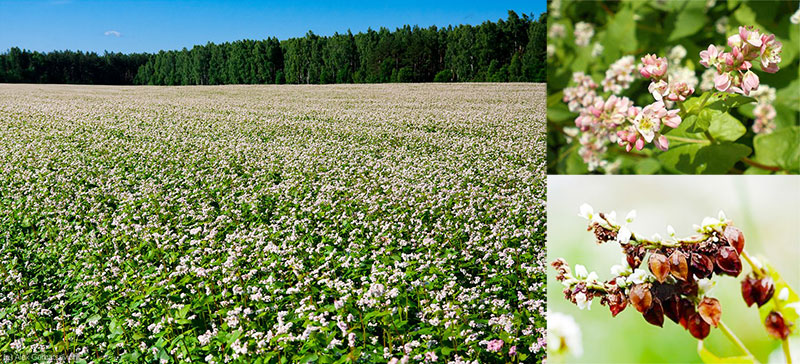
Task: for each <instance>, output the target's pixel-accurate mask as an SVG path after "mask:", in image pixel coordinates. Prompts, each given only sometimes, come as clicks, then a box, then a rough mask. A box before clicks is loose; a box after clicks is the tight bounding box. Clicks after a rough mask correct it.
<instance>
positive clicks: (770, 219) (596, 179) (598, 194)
mask: <svg viewBox="0 0 800 364" xmlns="http://www.w3.org/2000/svg"><path fill="white" fill-rule="evenodd" d="M583 203H588V204H590V205H592V207H593V208H594V211H595V213H597V212H610V211H612V210H615V211H616V212H617V216H618V221H622V220H624V217H625V215H626V214H627V213H628V211H630V210H632V209H635V210H636V211H637V214H638V217H637V218H636V220H635V221H634V222H633V224H631V225H630V227H631V229H632V230H633V231H634V232H639V233H642V234H644V235H645V236H651V235H652V234H654V233H659V234H660V235H661V236H667V232H666V228H667V225H672V226H673V227H674V228H675V230H676V232H677V235H678V236H687V235H691V234H693V233H694V231H693V229H692V225H693V224H700V222H701V221H702V220H703V218H704V217H706V216H713V217H716V216H717V213H718V212H719V210H723V211H724V212H725V214H726V215H727V217H728V218H729V219H731V220H733V222H734V224H735V225H736V226H738V227H740V228H741V229H742V230H743V231H744V234H745V240H746V242H745V249H746V250H747V252H748V253H749V254H750V255H751V256H756V257H759V258H762V257H766V258H767V260H768V261H769V262H770V263H771V264H772V265H773V266H774V267H775V268H776V269H778V271H779V272H780V273H781V275H782V276H783V278H784V279H785V280H786V281H787V282H788V283H789V285H790V286H792V287H793V288H794V289H795V291H797V289H798V288H800V266H799V265H798V261H800V259H799V258H800V176H552V175H551V176H548V179H547V206H548V208H547V221H548V229H547V235H548V240H547V259H548V262H552V261H553V260H555V259H556V258H559V257H563V258H565V259H566V260H567V262H568V263H569V264H570V266H574V265H575V264H583V265H584V266H586V268H587V270H589V271H590V272H591V271H595V272H597V274H598V275H599V276H600V279H602V280H606V279H609V278H610V277H611V273H610V267H611V266H612V265H614V264H620V259H621V257H622V253H621V249H620V248H619V245H616V244H603V245H597V244H596V243H595V242H594V236H593V234H592V233H591V232H587V231H586V227H587V221H586V220H585V219H583V218H581V217H579V216H578V211H579V207H580V205H581V204H583ZM761 260H762V261H763V260H764V259H761ZM749 272H750V267H749V266H748V265H747V264H746V263H744V262H743V270H742V274H741V275H739V277H738V278H733V277H728V276H722V277H720V276H715V277H716V278H715V280H716V281H717V285H716V286H715V287H714V289H713V291H712V293H711V295H712V296H714V297H717V298H718V299H719V300H720V302H721V304H722V320H723V321H724V322H725V323H726V324H727V325H728V326H729V327H730V328H731V329H732V330H733V332H734V333H735V334H736V335H737V336H739V338H740V339H741V340H742V341H743V342H744V343H745V345H746V346H747V347H748V348H749V349H750V350H751V352H752V353H753V354H754V355H755V356H756V358H757V359H758V360H759V361H761V362H762V363H766V362H767V361H768V357H769V354H770V353H771V352H772V351H773V350H776V349H777V350H780V342H779V341H776V340H772V339H770V338H769V337H768V336H767V334H766V331H765V330H764V328H763V326H761V325H760V323H759V316H758V310H757V309H756V307H755V305H754V306H752V307H747V306H746V305H745V303H744V301H743V299H742V296H741V291H740V285H739V284H740V283H739V282H740V280H741V279H742V278H743V277H744V275H745V274H747V273H749ZM554 274H555V271H554V270H553V268H552V267H549V266H548V271H547V287H548V290H547V306H548V311H550V312H562V313H565V314H568V315H572V316H573V317H574V318H575V320H576V321H577V322H578V324H579V325H580V328H581V331H582V333H583V334H582V341H583V355H582V356H581V357H579V358H575V357H572V356H567V357H566V362H575V363H629V362H631V363H632V362H680V363H693V362H699V361H700V359H699V357H698V355H697V340H695V339H694V338H693V337H692V336H691V335H690V334H689V333H688V332H687V331H685V330H684V329H683V327H681V326H680V325H678V324H675V323H673V322H672V321H671V320H669V319H666V318H665V320H664V328H659V327H657V326H653V325H651V324H649V323H647V322H646V321H645V320H644V319H643V318H642V315H641V314H639V313H638V312H636V310H635V309H633V308H632V307H630V306H629V307H628V308H626V309H625V311H623V312H621V313H620V314H619V315H618V316H617V317H615V318H612V317H611V313H610V312H609V311H608V308H607V307H605V306H601V305H600V302H599V300H597V301H595V302H594V303H593V304H592V308H591V310H589V311H587V310H583V311H581V310H579V309H578V308H577V307H576V306H575V305H573V304H571V303H569V302H568V301H566V300H565V299H564V295H563V293H562V290H563V286H562V285H561V284H560V283H559V282H558V281H556V280H555V278H554ZM776 294H777V292H776ZM795 339H796V338H795ZM706 346H707V347H708V348H709V349H710V350H711V351H712V352H714V353H715V354H717V355H720V356H734V355H740V353H739V352H738V351H737V349H736V347H734V346H733V345H732V344H731V343H730V342H729V341H728V340H727V339H726V338H725V336H724V335H722V334H721V333H720V332H719V330H718V329H714V328H712V330H711V334H710V335H709V337H708V338H707V339H706ZM550 359H551V360H550V361H551V362H556V360H552V359H555V358H554V357H552V355H551V358H550ZM793 359H795V361H797V360H800V350H797V349H795V350H794V351H793Z"/></svg>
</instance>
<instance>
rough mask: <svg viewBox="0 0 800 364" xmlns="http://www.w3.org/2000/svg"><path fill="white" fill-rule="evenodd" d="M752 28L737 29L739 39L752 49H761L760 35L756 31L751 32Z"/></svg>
mask: <svg viewBox="0 0 800 364" xmlns="http://www.w3.org/2000/svg"><path fill="white" fill-rule="evenodd" d="M752 29H753V27H739V38H740V39H741V40H742V42H743V43H745V44H749V45H751V46H753V47H756V48H760V47H761V34H758V31H757V30H752Z"/></svg>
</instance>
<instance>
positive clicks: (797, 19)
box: [789, 9, 800, 24]
mask: <svg viewBox="0 0 800 364" xmlns="http://www.w3.org/2000/svg"><path fill="white" fill-rule="evenodd" d="M789 21H790V22H792V24H800V9H797V11H795V12H794V14H792V17H791V18H789Z"/></svg>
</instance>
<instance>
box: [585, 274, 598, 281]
mask: <svg viewBox="0 0 800 364" xmlns="http://www.w3.org/2000/svg"><path fill="white" fill-rule="evenodd" d="M598 279H600V277H598V276H597V273H595V272H589V275H588V276H587V277H586V279H585V281H587V282H595V281H597V280H598Z"/></svg>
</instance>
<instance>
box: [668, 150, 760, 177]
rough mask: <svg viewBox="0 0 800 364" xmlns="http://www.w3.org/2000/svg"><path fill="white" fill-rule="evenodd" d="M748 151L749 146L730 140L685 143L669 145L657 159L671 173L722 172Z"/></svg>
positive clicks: (747, 153) (748, 153) (725, 171)
mask: <svg viewBox="0 0 800 364" xmlns="http://www.w3.org/2000/svg"><path fill="white" fill-rule="evenodd" d="M750 152H751V149H750V148H749V147H747V146H745V145H741V144H734V143H730V142H723V143H720V144H711V145H706V144H698V143H685V144H677V145H676V146H670V148H669V150H667V151H666V152H664V153H661V154H660V155H659V156H658V159H659V160H660V161H661V163H662V165H663V166H664V167H665V168H666V169H667V170H669V171H671V172H673V173H687V174H724V173H727V172H728V171H729V170H730V169H731V168H732V167H733V166H734V164H736V162H738V161H739V160H741V159H742V158H743V157H746V156H748V155H750Z"/></svg>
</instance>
